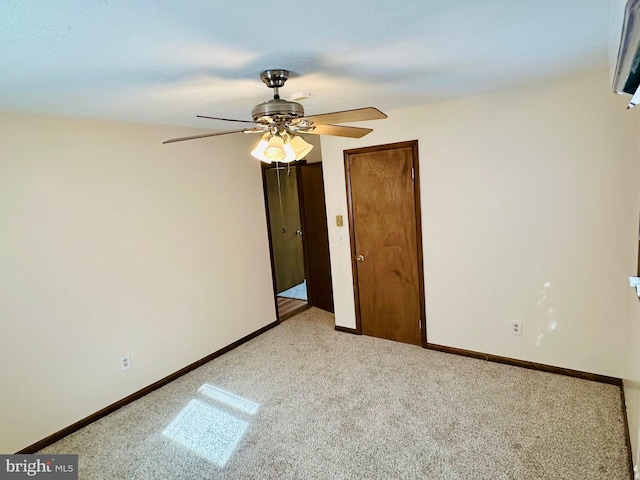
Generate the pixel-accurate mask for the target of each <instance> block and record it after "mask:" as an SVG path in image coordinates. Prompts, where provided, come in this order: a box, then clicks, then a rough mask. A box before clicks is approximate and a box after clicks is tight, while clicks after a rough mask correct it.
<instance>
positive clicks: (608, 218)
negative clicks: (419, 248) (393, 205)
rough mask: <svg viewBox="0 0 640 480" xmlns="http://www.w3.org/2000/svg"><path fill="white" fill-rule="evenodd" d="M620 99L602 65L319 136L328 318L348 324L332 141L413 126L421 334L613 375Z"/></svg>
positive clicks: (623, 260) (628, 237) (628, 173)
mask: <svg viewBox="0 0 640 480" xmlns="http://www.w3.org/2000/svg"><path fill="white" fill-rule="evenodd" d="M626 101H628V99H624V98H621V97H616V96H614V95H613V94H612V93H611V89H610V86H609V79H608V73H607V72H606V71H602V72H597V73H593V74H589V75H584V76H580V77H574V78H569V79H566V80H563V81H557V82H552V83H545V84H535V85H528V86H526V87H522V88H519V89H513V90H509V91H503V92H500V93H495V94H490V95H482V96H475V97H470V98H466V99H461V100H456V101H448V102H443V103H440V104H435V105H431V106H423V107H418V108H413V109H407V110H402V111H393V112H388V113H389V118H388V119H387V120H382V121H377V122H369V123H367V126H371V127H374V128H375V132H374V133H373V134H371V135H369V136H367V137H364V138H363V139H361V140H349V139H339V138H329V137H323V139H322V152H323V163H324V173H325V189H326V192H327V197H328V198H327V209H328V212H327V214H328V217H329V225H330V248H331V260H332V272H333V283H334V289H335V292H334V297H335V308H336V324H337V325H341V326H344V327H352V328H353V327H355V315H354V308H353V289H352V286H351V285H352V276H351V263H350V255H351V252H350V247H349V242H348V235H347V236H346V238H347V241H346V242H345V243H344V244H339V242H338V232H339V230H340V228H339V227H336V226H335V222H334V216H335V215H338V214H343V215H345V214H346V213H347V211H346V196H345V186H344V185H345V180H344V168H343V156H342V150H343V149H345V148H353V147H359V146H367V145H376V144H383V143H389V142H397V141H403V140H411V139H418V140H419V149H420V175H421V189H422V214H423V218H422V225H423V244H424V268H425V290H426V312H427V336H428V340H429V342H432V343H436V344H441V345H448V346H452V347H458V348H464V349H469V350H475V351H479V352H487V353H492V354H495V355H503V356H506V357H513V358H518V359H523V360H529V361H534V362H541V363H545V364H549V365H556V366H560V367H566V368H573V369H577V370H583V371H587V372H593V373H598V374H603V375H613V376H616V377H621V376H622V374H623V363H624V359H623V356H624V349H623V348H622V346H623V345H624V342H625V326H626V321H627V301H628V295H629V287H628V283H627V276H628V275H629V274H630V272H632V271H633V269H635V263H634V262H635V249H636V244H635V239H636V236H637V220H638V193H637V192H638V188H639V185H638V151H637V147H636V141H635V138H636V134H635V132H636V131H637V130H634V129H633V125H632V122H631V121H630V114H635V113H636V112H627V111H625V103H626ZM638 113H640V112H638ZM347 229H348V227H347V226H345V227H342V230H344V231H345V232H346V230H347ZM511 320H520V321H522V322H523V335H522V336H521V337H518V336H514V335H511V334H510V332H509V322H510V321H511Z"/></svg>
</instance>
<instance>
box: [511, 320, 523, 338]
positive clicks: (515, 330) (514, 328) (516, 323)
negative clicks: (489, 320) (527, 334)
mask: <svg viewBox="0 0 640 480" xmlns="http://www.w3.org/2000/svg"><path fill="white" fill-rule="evenodd" d="M511 335H522V322H521V321H520V320H513V321H512V322H511Z"/></svg>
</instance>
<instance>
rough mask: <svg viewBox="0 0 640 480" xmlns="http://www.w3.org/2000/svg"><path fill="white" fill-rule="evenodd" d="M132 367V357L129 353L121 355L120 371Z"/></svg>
mask: <svg viewBox="0 0 640 480" xmlns="http://www.w3.org/2000/svg"><path fill="white" fill-rule="evenodd" d="M130 368H131V358H130V357H129V354H128V353H127V354H126V355H123V356H121V357H120V371H121V372H124V371H125V370H129V369H130Z"/></svg>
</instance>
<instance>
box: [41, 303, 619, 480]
mask: <svg viewBox="0 0 640 480" xmlns="http://www.w3.org/2000/svg"><path fill="white" fill-rule="evenodd" d="M43 453H77V454H79V461H80V478H81V479H100V480H104V479H154V480H155V479H218V478H220V479H265V478H266V479H360V478H361V479H413V478H415V479H418V478H420V479H465V480H469V479H492V480H495V479H518V480H520V479H553V480H556V479H576V480H588V479H594V480H595V479H597V480H605V479H606V480H617V479H620V480H622V479H624V480H628V479H629V467H628V464H627V451H626V444H625V432H624V426H623V417H622V411H621V405H620V393H619V389H618V388H617V387H614V386H611V385H604V384H600V383H595V382H589V381H585V380H579V379H574V378H569V377H564V376H560V375H554V374H549V373H542V372H536V371H532V370H526V369H522V368H517V367H511V366H506V365H501V364H496V363H490V362H485V361H482V360H475V359H470V358H464V357H459V356H456V355H450V354H446V353H440V352H433V351H428V350H424V349H422V348H420V347H415V346H411V345H404V344H400V343H395V342H391V341H386V340H380V339H376V338H370V337H364V336H355V335H350V334H346V333H339V332H335V331H334V330H333V317H332V316H331V314H328V313H326V312H323V311H321V310H317V309H315V308H314V309H311V310H307V311H306V312H304V313H302V314H300V315H297V316H295V317H294V318H292V319H290V320H287V321H285V322H284V323H282V324H281V325H279V326H278V327H276V328H274V329H272V330H270V331H268V332H267V333H265V334H263V335H261V336H260V337H258V338H256V339H254V340H252V341H251V342H248V343H246V344H244V345H242V346H241V347H239V348H237V349H235V350H233V351H232V352H230V353H227V354H225V355H223V356H222V357H220V358H218V359H216V360H214V361H212V362H210V363H208V364H206V365H204V366H203V367H201V368H199V369H198V370H195V371H194V372H192V373H190V374H188V375H186V376H184V377H182V378H180V379H179V380H177V381H175V382H173V383H172V384H170V385H167V386H166V387H164V388H162V389H160V390H157V391H155V392H153V393H151V394H149V395H147V396H146V397H144V398H142V399H141V400H138V401H136V402H134V403H132V404H130V405H128V406H127V407H124V408H122V409H120V410H119V411H117V412H115V413H113V414H111V415H109V416H107V417H105V418H103V419H102V420H100V421H98V422H96V423H94V424H92V425H90V426H88V427H86V428H84V429H82V430H80V431H78V432H77V433H75V434H73V435H70V436H69V437H67V438H65V439H63V440H61V441H60V442H58V443H56V444H55V445H52V446H51V447H49V448H47V449H46V450H44V451H43Z"/></svg>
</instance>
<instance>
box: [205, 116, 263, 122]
mask: <svg viewBox="0 0 640 480" xmlns="http://www.w3.org/2000/svg"><path fill="white" fill-rule="evenodd" d="M196 117H198V118H208V119H209V120H222V121H223V122H241V123H256V122H250V121H249V120H235V119H233V118H220V117H207V116H206V115H196Z"/></svg>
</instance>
